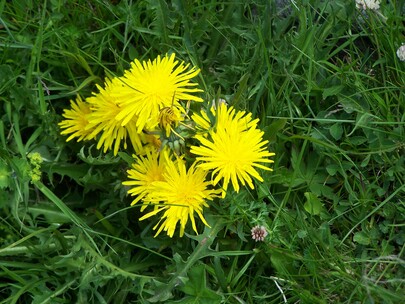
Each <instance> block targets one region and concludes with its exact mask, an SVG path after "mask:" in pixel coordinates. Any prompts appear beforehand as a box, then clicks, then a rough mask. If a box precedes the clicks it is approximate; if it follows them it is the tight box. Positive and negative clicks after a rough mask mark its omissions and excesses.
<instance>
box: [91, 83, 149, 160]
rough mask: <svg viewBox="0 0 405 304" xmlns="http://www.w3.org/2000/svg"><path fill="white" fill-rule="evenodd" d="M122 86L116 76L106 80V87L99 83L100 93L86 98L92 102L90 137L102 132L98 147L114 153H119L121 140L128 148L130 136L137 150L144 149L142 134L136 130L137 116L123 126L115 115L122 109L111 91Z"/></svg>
mask: <svg viewBox="0 0 405 304" xmlns="http://www.w3.org/2000/svg"><path fill="white" fill-rule="evenodd" d="M117 87H121V83H120V82H119V81H118V80H117V79H116V78H114V79H113V80H112V81H111V80H108V79H107V80H106V81H105V88H104V89H103V88H101V87H100V86H98V85H97V88H98V90H99V93H97V94H94V95H93V96H91V97H89V98H87V99H86V101H87V102H88V103H89V104H90V107H91V113H90V114H89V115H88V117H87V118H88V121H89V123H88V125H87V127H86V129H91V130H92V132H91V134H90V135H89V138H91V139H92V138H95V137H96V136H97V135H99V134H100V137H99V138H98V143H97V149H100V148H101V147H103V152H104V153H105V152H107V150H110V149H112V148H113V149H114V155H117V153H118V149H119V147H120V144H121V142H122V141H123V142H124V148H125V149H126V148H127V142H126V139H127V137H129V139H130V141H131V143H132V146H133V148H134V150H135V152H138V151H140V150H141V149H142V142H141V137H142V134H138V133H137V132H136V117H135V116H134V117H133V118H132V119H131V120H130V121H129V122H128V123H127V124H126V125H125V126H121V122H120V121H117V120H116V119H115V117H116V116H117V115H118V113H119V112H120V111H121V108H120V107H119V105H118V104H117V101H116V99H115V98H114V97H112V96H111V91H112V90H114V89H117Z"/></svg>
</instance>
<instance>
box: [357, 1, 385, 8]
mask: <svg viewBox="0 0 405 304" xmlns="http://www.w3.org/2000/svg"><path fill="white" fill-rule="evenodd" d="M356 7H357V8H358V9H362V10H364V11H365V10H367V9H370V10H375V11H376V10H378V9H380V0H356Z"/></svg>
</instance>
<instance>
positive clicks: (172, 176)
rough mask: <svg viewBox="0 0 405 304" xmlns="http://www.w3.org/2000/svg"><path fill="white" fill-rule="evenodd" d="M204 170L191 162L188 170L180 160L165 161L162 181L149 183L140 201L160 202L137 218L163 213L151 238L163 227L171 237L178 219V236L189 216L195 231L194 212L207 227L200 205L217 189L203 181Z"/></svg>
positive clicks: (214, 193) (182, 233) (209, 198)
mask: <svg viewBox="0 0 405 304" xmlns="http://www.w3.org/2000/svg"><path fill="white" fill-rule="evenodd" d="M206 174H207V173H206V172H205V171H204V170H202V169H200V168H197V167H196V166H195V165H192V166H191V167H190V168H189V169H188V170H187V169H186V164H185V162H184V161H183V160H182V159H178V160H177V161H171V160H168V162H167V164H166V172H165V173H164V174H163V175H164V177H165V180H164V181H157V182H154V183H152V184H151V185H150V188H149V193H148V195H147V197H146V198H145V199H144V201H149V202H157V201H160V202H162V203H163V204H160V205H157V206H158V207H157V208H156V209H155V210H154V211H152V212H149V213H147V214H146V215H144V216H143V217H141V218H140V219H139V220H144V219H146V218H149V217H151V216H154V215H156V214H158V213H160V212H164V213H163V215H162V217H161V219H160V221H159V222H158V223H157V225H156V226H155V227H153V229H154V230H155V229H157V228H158V227H159V226H160V227H159V229H158V231H157V232H156V235H155V237H156V236H157V235H158V234H159V233H160V232H161V231H162V230H163V231H165V232H167V235H168V236H170V237H173V235H174V232H175V230H176V226H177V223H178V222H180V233H179V234H180V236H183V235H184V229H185V227H186V224H187V222H188V220H189V219H190V221H191V224H192V227H193V230H194V231H195V232H196V233H198V232H197V227H196V223H195V219H194V213H196V214H197V215H198V217H199V218H200V219H201V221H202V222H203V223H204V225H206V226H208V227H209V225H208V223H207V221H206V220H205V218H204V216H203V207H208V204H207V202H206V201H207V200H212V199H213V198H214V197H216V196H217V195H218V190H213V189H210V185H211V183H210V182H207V181H206V180H205V177H206Z"/></svg>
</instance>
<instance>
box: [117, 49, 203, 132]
mask: <svg viewBox="0 0 405 304" xmlns="http://www.w3.org/2000/svg"><path fill="white" fill-rule="evenodd" d="M188 67H189V64H186V65H184V62H181V63H179V62H178V61H175V54H172V55H171V56H170V57H169V56H168V55H166V56H164V57H163V58H161V57H160V56H158V57H157V58H156V59H155V60H153V62H151V61H150V60H148V61H147V62H145V61H144V62H142V63H141V62H140V61H138V60H137V59H135V61H134V62H132V63H131V69H130V70H128V71H126V72H125V74H124V76H123V77H120V80H121V81H122V83H123V84H124V85H123V86H122V88H120V90H115V91H114V95H115V97H116V98H117V101H118V104H119V106H120V107H121V108H122V109H121V111H120V112H119V114H118V115H117V116H116V119H117V120H118V121H121V124H122V125H123V126H125V125H126V124H128V123H129V122H130V121H131V119H132V118H133V117H134V116H137V117H138V118H137V120H136V126H137V131H138V133H140V132H141V131H142V130H143V129H144V127H145V125H147V123H148V122H149V121H150V120H153V121H156V120H157V119H158V117H159V113H160V110H161V109H163V108H164V107H170V106H172V105H174V106H176V107H180V104H179V102H178V101H179V100H193V101H198V102H201V101H203V100H202V99H201V98H200V97H197V96H195V95H194V94H195V93H198V92H202V90H201V89H198V88H196V86H197V84H196V83H193V82H191V81H190V80H191V79H192V78H193V77H195V76H197V75H198V73H199V72H200V70H199V69H196V68H195V67H192V68H191V69H189V70H188Z"/></svg>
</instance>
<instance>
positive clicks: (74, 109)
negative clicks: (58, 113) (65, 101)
mask: <svg viewBox="0 0 405 304" xmlns="http://www.w3.org/2000/svg"><path fill="white" fill-rule="evenodd" d="M70 106H71V109H69V110H67V109H65V110H63V114H62V116H63V117H64V118H66V119H64V120H62V121H61V122H60V123H59V124H58V125H59V126H60V128H61V129H65V130H63V131H61V132H60V134H62V135H67V134H71V135H70V136H69V137H68V138H67V139H66V141H70V140H72V139H73V138H75V137H78V139H77V141H81V140H88V139H89V135H90V133H91V132H92V130H91V129H90V128H87V126H88V124H89V121H88V119H87V117H88V115H89V114H90V112H91V110H90V105H89V104H88V103H87V102H84V101H83V100H82V98H81V97H80V96H77V97H76V102H75V101H73V100H70Z"/></svg>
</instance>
